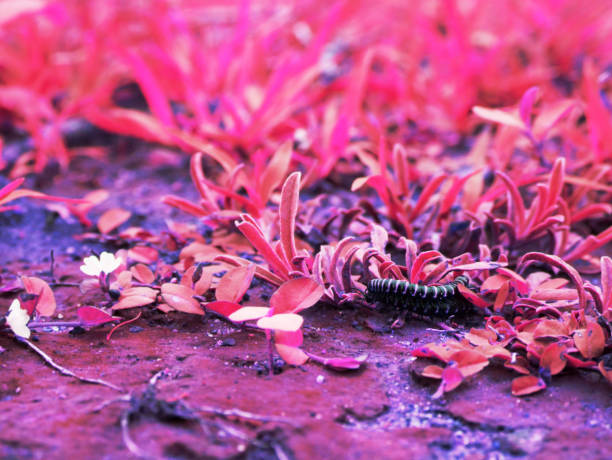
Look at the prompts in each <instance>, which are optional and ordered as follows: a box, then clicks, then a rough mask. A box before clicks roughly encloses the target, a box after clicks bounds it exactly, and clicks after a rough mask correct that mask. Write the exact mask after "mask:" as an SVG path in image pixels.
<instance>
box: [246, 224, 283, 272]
mask: <svg viewBox="0 0 612 460" xmlns="http://www.w3.org/2000/svg"><path fill="white" fill-rule="evenodd" d="M236 227H237V228H238V230H240V231H241V232H242V234H243V235H244V236H245V237H246V239H247V240H249V242H250V243H251V244H252V245H253V247H254V248H255V249H257V251H258V252H259V253H260V254H261V255H262V256H263V257H264V259H266V262H268V264H270V268H272V269H273V270H274V271H276V272H277V274H278V275H280V276H281V277H283V278H284V279H287V278H288V277H289V276H288V273H289V270H290V267H288V266H287V265H286V262H285V261H283V260H282V259H281V258H280V257H279V256H278V254H276V252H275V251H274V249H273V248H272V246H271V245H270V243H268V242H267V241H266V240H265V238H264V237H263V235H262V234H261V233H260V231H259V229H258V228H257V227H256V226H255V225H254V224H253V223H251V222H245V221H243V222H240V223H239V224H236Z"/></svg>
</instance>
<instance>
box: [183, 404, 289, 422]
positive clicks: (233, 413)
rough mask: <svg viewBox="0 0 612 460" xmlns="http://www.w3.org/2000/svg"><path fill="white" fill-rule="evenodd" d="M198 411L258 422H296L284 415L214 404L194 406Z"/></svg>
mask: <svg viewBox="0 0 612 460" xmlns="http://www.w3.org/2000/svg"><path fill="white" fill-rule="evenodd" d="M193 409H194V410H196V411H198V412H205V413H207V414H214V415H219V416H220V417H224V418H228V417H236V418H241V419H244V420H254V421H257V422H264V423H267V422H275V423H285V424H287V425H291V426H294V423H293V422H291V421H290V420H288V419H286V418H284V417H275V416H273V415H258V414H253V413H252V412H247V411H245V410H242V409H221V408H218V407H212V406H198V407H195V408H193Z"/></svg>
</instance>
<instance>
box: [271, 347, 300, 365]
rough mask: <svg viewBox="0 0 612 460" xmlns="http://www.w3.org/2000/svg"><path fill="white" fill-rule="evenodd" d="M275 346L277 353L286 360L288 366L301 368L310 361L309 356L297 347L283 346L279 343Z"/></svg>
mask: <svg viewBox="0 0 612 460" xmlns="http://www.w3.org/2000/svg"><path fill="white" fill-rule="evenodd" d="M275 346H276V351H277V352H278V354H279V355H280V357H281V358H283V359H284V360H285V362H286V363H287V364H291V365H293V366H301V365H302V364H304V363H305V362H306V361H308V355H307V354H306V353H304V352H303V351H302V350H301V349H299V348H297V347H292V346H290V345H283V344H282V343H277V344H276V345H275Z"/></svg>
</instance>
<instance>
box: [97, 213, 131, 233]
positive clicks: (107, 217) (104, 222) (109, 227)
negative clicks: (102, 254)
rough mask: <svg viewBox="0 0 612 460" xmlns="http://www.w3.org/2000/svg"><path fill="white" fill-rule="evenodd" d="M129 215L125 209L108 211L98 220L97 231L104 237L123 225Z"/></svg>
mask: <svg viewBox="0 0 612 460" xmlns="http://www.w3.org/2000/svg"><path fill="white" fill-rule="evenodd" d="M131 215H132V213H131V212H130V211H126V210H125V209H120V208H114V209H109V210H108V211H106V212H105V213H104V214H102V215H101V216H100V218H99V219H98V230H100V233H102V234H103V235H106V234H107V233H110V232H112V231H113V230H115V229H116V228H117V227H119V226H120V225H121V224H123V223H125V222H126V221H127V220H128V219H129V218H130V216H131Z"/></svg>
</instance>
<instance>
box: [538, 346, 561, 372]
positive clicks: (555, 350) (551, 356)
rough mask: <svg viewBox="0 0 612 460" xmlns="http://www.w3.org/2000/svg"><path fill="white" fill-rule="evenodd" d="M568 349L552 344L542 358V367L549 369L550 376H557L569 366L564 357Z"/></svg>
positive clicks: (545, 350)
mask: <svg viewBox="0 0 612 460" xmlns="http://www.w3.org/2000/svg"><path fill="white" fill-rule="evenodd" d="M566 349H567V347H566V346H564V345H561V344H560V343H551V344H550V345H548V346H547V347H546V348H545V349H544V351H543V352H542V356H541V357H540V367H543V368H545V369H548V370H549V371H550V375H557V374H558V373H559V372H561V371H562V370H563V369H565V365H566V364H567V359H565V356H564V353H565V350H566Z"/></svg>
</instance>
